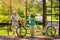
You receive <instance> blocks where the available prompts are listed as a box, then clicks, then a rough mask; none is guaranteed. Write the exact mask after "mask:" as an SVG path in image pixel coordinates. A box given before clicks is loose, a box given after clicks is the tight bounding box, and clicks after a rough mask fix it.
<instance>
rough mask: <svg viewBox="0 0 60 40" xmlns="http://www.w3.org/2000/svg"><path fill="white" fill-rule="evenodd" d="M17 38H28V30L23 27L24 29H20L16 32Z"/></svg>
mask: <svg viewBox="0 0 60 40" xmlns="http://www.w3.org/2000/svg"><path fill="white" fill-rule="evenodd" d="M16 33H17V36H26V34H27V29H26V28H25V27H24V26H22V27H18V28H17V30H16Z"/></svg>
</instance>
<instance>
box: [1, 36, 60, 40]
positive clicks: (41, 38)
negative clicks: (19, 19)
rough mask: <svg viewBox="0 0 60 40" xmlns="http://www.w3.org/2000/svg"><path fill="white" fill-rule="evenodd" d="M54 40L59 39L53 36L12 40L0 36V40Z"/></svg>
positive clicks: (12, 39)
mask: <svg viewBox="0 0 60 40" xmlns="http://www.w3.org/2000/svg"><path fill="white" fill-rule="evenodd" d="M55 39H59V40H60V36H54V37H42V36H39V37H35V38H30V37H29V36H25V37H23V38H20V37H15V38H12V36H11V37H7V36H0V40H55Z"/></svg>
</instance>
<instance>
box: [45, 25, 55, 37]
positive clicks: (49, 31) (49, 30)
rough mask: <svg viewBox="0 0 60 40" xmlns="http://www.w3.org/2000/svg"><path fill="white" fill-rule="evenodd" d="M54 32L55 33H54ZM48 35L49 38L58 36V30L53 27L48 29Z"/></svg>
mask: <svg viewBox="0 0 60 40" xmlns="http://www.w3.org/2000/svg"><path fill="white" fill-rule="evenodd" d="M53 31H54V33H53ZM46 34H47V35H48V36H54V35H55V34H56V29H55V28H54V27H53V26H49V27H47V30H46Z"/></svg>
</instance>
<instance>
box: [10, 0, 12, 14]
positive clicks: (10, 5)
mask: <svg viewBox="0 0 60 40" xmlns="http://www.w3.org/2000/svg"><path fill="white" fill-rule="evenodd" d="M10 13H12V0H10Z"/></svg>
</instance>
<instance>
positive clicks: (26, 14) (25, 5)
mask: <svg viewBox="0 0 60 40" xmlns="http://www.w3.org/2000/svg"><path fill="white" fill-rule="evenodd" d="M25 17H26V19H27V0H26V4H25Z"/></svg>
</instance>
